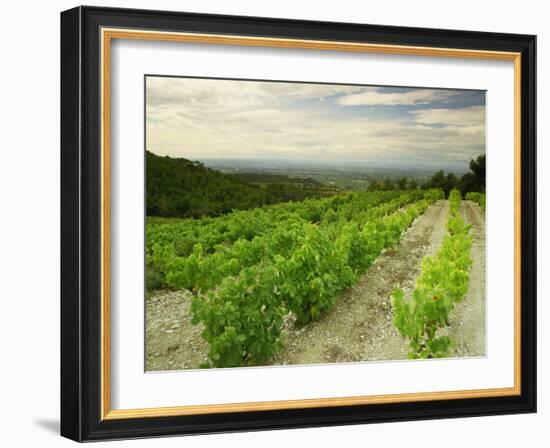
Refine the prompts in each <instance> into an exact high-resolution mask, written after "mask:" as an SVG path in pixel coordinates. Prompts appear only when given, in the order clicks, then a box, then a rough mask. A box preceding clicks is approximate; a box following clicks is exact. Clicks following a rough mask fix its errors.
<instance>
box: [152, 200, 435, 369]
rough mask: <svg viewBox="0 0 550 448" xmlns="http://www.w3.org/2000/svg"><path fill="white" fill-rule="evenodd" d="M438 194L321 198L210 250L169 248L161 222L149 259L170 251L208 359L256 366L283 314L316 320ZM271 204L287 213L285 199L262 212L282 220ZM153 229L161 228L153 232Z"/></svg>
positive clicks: (269, 350)
mask: <svg viewBox="0 0 550 448" xmlns="http://www.w3.org/2000/svg"><path fill="white" fill-rule="evenodd" d="M441 194H442V193H440V192H426V193H424V192H421V191H410V192H404V193H402V192H375V193H350V194H348V195H345V196H338V197H334V198H327V199H324V200H323V202H324V207H320V204H317V207H313V205H312V204H311V203H302V204H301V206H302V207H303V208H304V210H302V211H301V215H300V213H298V211H296V210H295V211H294V214H292V215H287V216H286V217H285V219H282V220H279V221H277V224H276V225H274V226H272V227H270V228H269V231H266V232H265V233H263V234H260V235H256V236H255V237H253V238H252V239H247V238H237V239H236V240H234V242H233V243H229V242H227V243H222V244H217V245H215V246H213V248H212V251H211V252H210V253H208V252H207V251H206V250H205V247H204V246H203V245H202V244H195V245H194V246H193V250H192V252H191V253H190V254H188V255H187V256H184V257H180V256H178V255H176V254H175V251H174V249H173V246H171V245H170V244H169V241H170V238H171V236H173V235H172V234H170V233H168V232H166V230H167V229H166V228H165V227H166V226H170V224H168V223H166V222H163V221H160V222H158V223H155V224H153V225H152V226H151V236H152V237H153V238H152V241H151V246H152V248H154V247H156V248H157V249H153V250H152V251H151V255H150V257H151V260H153V259H155V260H156V258H155V257H159V258H163V257H164V258H163V259H162V260H157V262H158V263H159V265H163V266H164V268H165V270H166V271H167V272H168V275H167V278H168V281H169V282H170V283H171V285H172V286H173V287H179V288H187V289H190V290H191V291H193V292H194V293H195V297H194V298H193V304H192V314H193V322H194V323H199V322H201V323H202V324H203V326H204V332H203V338H204V339H205V340H206V341H207V342H208V343H209V345H210V351H209V365H211V366H216V367H230V366H238V365H256V364H260V363H262V362H264V361H265V360H266V359H268V358H269V357H270V356H272V355H273V354H274V353H276V352H277V350H279V348H280V333H281V330H282V326H283V318H284V316H285V315H287V314H288V313H289V312H292V313H294V315H295V316H296V321H297V323H298V324H306V323H308V322H310V321H312V320H315V319H318V318H319V317H320V316H321V315H322V313H323V312H325V311H327V310H328V309H330V308H331V307H332V306H333V305H334V304H335V303H336V300H337V297H338V295H339V293H340V292H341V291H342V289H344V288H346V287H348V286H350V285H351V284H353V282H354V281H355V280H356V279H357V277H358V276H359V275H361V274H362V273H363V272H364V271H365V270H366V269H368V267H369V266H370V265H371V264H372V263H373V261H374V260H375V259H376V257H377V256H378V255H379V254H380V253H381V252H382V250H383V249H384V248H387V247H390V246H391V245H393V244H395V243H396V242H397V241H398V240H399V238H400V237H401V235H402V233H403V231H404V230H405V229H406V228H407V227H408V226H410V224H411V223H412V222H413V220H414V219H415V218H416V217H417V216H418V215H419V214H421V213H423V212H424V211H425V210H426V208H427V207H428V206H429V204H430V203H431V202H432V201H433V200H435V199H434V198H438V197H440V196H441ZM424 196H426V199H424ZM411 203H412V205H409V206H408V207H407V208H406V209H403V206H404V205H407V204H411ZM272 208H273V209H275V208H276V210H277V211H280V208H281V205H279V206H273V207H267V208H266V210H264V211H263V212H265V213H267V214H268V216H270V217H271V218H272V219H271V221H276V216H277V215H276V214H273V215H272V214H271V213H272V212H270V211H268V210H271V209H272ZM306 209H307V210H306ZM321 210H324V211H322V212H320V211H321ZM254 212H256V213H259V212H260V210H252V211H250V212H238V213H239V214H245V213H249V214H250V216H248V218H249V219H252V217H253V215H252V214H253V213H254ZM229 216H230V215H228V216H224V217H220V218H217V219H216V220H214V221H217V220H223V221H227V220H228V219H229V218H228V217H229ZM257 216H258V217H260V216H263V215H262V214H261V213H260V214H258V215H257ZM302 216H303V217H307V218H309V219H305V218H303V217H302ZM207 222H209V224H208V225H212V223H211V222H210V221H208V220H207ZM176 225H178V226H179V225H181V223H177V224H176ZM156 227H159V228H160V229H163V232H158V233H155V231H156V230H159V229H157V228H156ZM226 227H227V228H229V227H230V225H229V223H227V222H226ZM254 227H255V228H256V226H254ZM153 229H154V230H153ZM226 230H227V229H226ZM155 242H156V246H155ZM163 244H164V246H163ZM148 247H149V241H148ZM162 247H165V248H166V249H165V250H164V251H162V250H161V248H162ZM157 250H158V253H157Z"/></svg>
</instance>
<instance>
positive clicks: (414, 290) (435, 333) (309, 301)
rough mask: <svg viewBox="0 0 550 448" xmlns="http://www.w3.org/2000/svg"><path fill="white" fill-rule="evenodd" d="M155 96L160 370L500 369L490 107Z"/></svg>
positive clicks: (196, 87)
mask: <svg viewBox="0 0 550 448" xmlns="http://www.w3.org/2000/svg"><path fill="white" fill-rule="evenodd" d="M144 83H145V88H144V95H145V110H144V120H145V148H143V152H144V154H143V157H144V158H145V197H144V201H145V211H146V213H145V214H146V216H145V217H144V220H145V254H144V265H145V297H144V298H143V300H144V308H145V341H144V343H145V347H144V351H145V366H144V367H145V371H147V372H153V371H173V370H189V369H191V370H193V369H208V368H229V367H241V368H242V367H275V366H292V365H312V364H340V363H365V362H374V361H377V362H389V361H407V362H425V361H424V360H427V359H433V358H446V359H455V358H475V357H485V356H486V354H487V352H486V340H487V337H486V330H487V328H486V327H487V324H486V322H487V312H486V309H487V307H486V269H487V266H486V229H485V210H486V199H485V198H486V196H485V192H486V175H485V172H486V170H485V164H486V91H485V90H464V89H444V88H426V87H417V86H390V85H356V84H330V83H314V82H296V81H288V80H285V81H281V80H252V79H221V78H205V77H202V78H198V77H183V76H177V77H176V76H164V75H153V74H147V75H145V76H144ZM137 149H138V150H141V148H137Z"/></svg>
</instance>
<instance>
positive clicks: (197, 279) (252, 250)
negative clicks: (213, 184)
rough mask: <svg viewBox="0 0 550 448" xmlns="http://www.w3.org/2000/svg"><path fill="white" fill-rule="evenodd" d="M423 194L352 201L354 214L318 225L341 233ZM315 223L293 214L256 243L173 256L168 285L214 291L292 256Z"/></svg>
mask: <svg viewBox="0 0 550 448" xmlns="http://www.w3.org/2000/svg"><path fill="white" fill-rule="evenodd" d="M421 194H422V193H420V192H416V193H404V194H402V195H400V196H398V197H397V198H395V199H393V200H391V201H388V202H384V203H382V204H381V205H378V206H376V207H368V204H370V203H372V201H369V203H368V204H362V206H361V207H359V206H358V204H356V202H357V201H350V202H348V203H347V204H351V205H354V204H355V206H356V208H355V211H354V212H351V211H350V212H347V213H345V208H343V209H341V210H339V211H338V212H335V211H334V210H333V209H329V210H328V211H327V212H326V213H325V215H324V216H322V217H321V222H320V223H319V224H317V226H318V227H320V228H323V229H325V228H326V229H330V230H331V231H332V232H333V233H338V232H340V230H341V229H342V228H343V226H345V225H346V224H347V223H348V222H350V221H353V222H359V223H364V222H367V221H368V220H371V219H374V218H376V217H379V216H384V215H386V214H388V213H391V212H393V211H395V210H397V209H399V208H400V207H402V206H404V205H406V204H408V203H411V202H414V201H415V200H418V199H419V196H421ZM374 203H377V202H374ZM311 224H312V223H310V222H308V221H305V220H303V219H301V218H300V217H299V216H297V215H291V216H289V217H288V219H287V221H286V222H284V223H280V225H279V226H277V227H275V228H274V229H272V230H271V232H270V233H266V234H262V235H258V236H256V237H254V238H253V239H252V240H248V239H245V238H241V239H238V240H237V241H235V242H234V243H233V244H232V245H220V247H218V248H217V250H216V251H215V252H213V253H210V254H209V253H207V252H206V251H204V249H203V247H202V245H200V244H197V245H195V246H194V248H193V253H192V254H191V255H189V256H188V257H177V256H172V257H169V258H167V259H166V260H165V264H166V283H167V284H168V285H169V286H170V287H174V288H177V289H188V290H191V291H194V292H195V291H202V292H204V291H206V290H208V289H211V288H214V287H216V286H217V285H218V284H220V282H221V281H222V280H223V279H224V278H225V277H228V276H234V275H237V274H238V273H239V272H240V271H241V270H242V269H244V268H245V267H251V266H254V265H256V264H258V263H260V262H269V261H271V260H273V259H274V257H275V256H277V255H280V256H283V257H288V256H289V255H290V254H292V253H293V252H294V251H295V250H296V248H297V247H299V246H300V245H302V244H304V241H305V240H307V229H308V227H309V226H311Z"/></svg>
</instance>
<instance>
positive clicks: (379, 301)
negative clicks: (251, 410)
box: [273, 201, 449, 364]
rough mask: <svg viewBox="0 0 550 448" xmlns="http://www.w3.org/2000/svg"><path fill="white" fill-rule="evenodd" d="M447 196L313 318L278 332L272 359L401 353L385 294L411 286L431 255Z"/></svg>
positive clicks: (350, 358)
mask: <svg viewBox="0 0 550 448" xmlns="http://www.w3.org/2000/svg"><path fill="white" fill-rule="evenodd" d="M448 212H449V205H448V202H447V201H438V202H437V203H435V204H434V205H432V206H431V207H430V208H428V210H427V211H426V213H424V214H423V215H422V216H420V217H419V218H418V219H417V220H416V221H415V222H414V223H413V225H412V226H411V227H410V228H409V229H408V230H407V231H406V232H405V234H404V235H403V238H402V239H401V241H400V242H399V243H398V244H397V245H396V246H395V247H394V248H393V249H390V250H387V251H385V252H384V253H383V254H382V255H381V256H380V257H378V259H377V260H376V261H375V263H374V265H373V266H372V267H371V268H370V269H369V270H368V272H367V273H366V274H365V275H364V276H363V278H362V279H361V280H359V282H358V283H357V284H356V285H355V286H353V287H352V288H350V289H349V290H347V291H346V292H344V293H343V294H342V296H341V297H340V299H339V301H338V303H337V305H336V306H335V307H334V308H333V309H332V310H330V311H329V312H328V313H326V314H325V315H324V316H323V317H322V318H321V319H320V320H319V321H317V322H314V323H312V324H309V325H308V326H306V327H304V328H302V329H299V330H292V329H291V330H289V331H287V332H286V334H285V335H284V336H285V337H284V347H285V348H284V349H283V351H282V352H281V353H279V354H278V355H277V357H276V359H275V360H274V362H273V364H319V363H336V362H354V361H355V362H356V361H370V360H390V359H391V360H395V359H404V358H406V357H407V351H408V350H407V342H406V341H405V339H403V338H401V336H400V335H399V333H398V332H397V330H396V329H395V328H394V326H393V324H392V314H391V304H390V294H391V292H392V290H393V289H394V288H395V287H396V286H400V287H402V288H404V289H405V291H410V290H412V288H413V287H414V282H415V280H416V278H417V277H418V275H419V273H420V267H421V261H422V258H423V257H424V256H425V255H427V254H434V253H435V252H436V251H437V249H438V248H439V246H440V245H441V242H442V241H443V237H444V235H445V222H446V219H447V216H448Z"/></svg>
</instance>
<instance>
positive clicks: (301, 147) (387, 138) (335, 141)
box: [146, 78, 485, 163]
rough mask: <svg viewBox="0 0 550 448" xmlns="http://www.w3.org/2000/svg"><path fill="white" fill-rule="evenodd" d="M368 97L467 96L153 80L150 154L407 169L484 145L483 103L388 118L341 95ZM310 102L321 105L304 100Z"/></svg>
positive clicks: (462, 156) (453, 157)
mask: <svg viewBox="0 0 550 448" xmlns="http://www.w3.org/2000/svg"><path fill="white" fill-rule="evenodd" d="M366 93H376V94H377V95H378V96H383V97H387V96H390V97H391V98H393V99H388V98H385V99H384V101H391V102H397V101H401V102H403V101H409V102H414V101H416V102H417V103H418V102H422V103H418V104H426V101H428V100H429V98H432V101H435V98H436V97H437V98H438V101H441V98H443V97H444V96H445V95H448V96H449V98H450V96H451V95H454V96H457V95H459V94H460V92H457V91H453V92H449V91H434V90H429V91H428V90H415V91H409V92H404V93H397V94H395V95H394V94H393V93H380V92H379V91H378V90H377V89H373V88H365V87H355V86H335V85H316V84H296V83H262V82H235V81H218V80H215V81H213V80H201V79H187V78H147V114H146V117H147V123H146V125H147V149H149V150H151V151H153V152H156V153H158V154H163V155H164V154H165V155H172V156H179V157H186V158H190V159H204V158H210V157H234V158H246V157H255V158H289V159H320V158H322V159H324V160H342V159H349V160H367V161H375V162H376V161H379V160H389V159H392V160H398V161H400V162H401V163H407V160H412V159H414V160H431V161H432V162H433V160H434V158H438V159H441V160H442V161H444V160H464V161H467V160H469V158H471V157H474V156H476V155H477V154H479V151H480V148H483V147H484V141H485V131H484V122H485V120H484V108H483V107H482V106H479V107H472V108H465V109H441V108H438V109H423V110H417V111H413V112H412V113H411V114H408V113H405V112H403V113H401V114H400V115H397V116H392V117H391V118H384V119H382V118H380V117H376V116H369V114H368V113H367V114H362V115H357V114H355V115H354V114H353V113H352V114H350V113H343V112H352V110H351V109H349V108H347V107H345V108H344V107H342V106H341V105H340V104H339V103H340V100H341V98H346V97H347V98H350V97H353V96H354V95H363V94H366ZM444 94H445V95H444ZM337 95H344V96H343V97H340V99H337V98H339V97H338V96H337ZM396 95H397V96H396ZM398 97H399V99H398ZM308 99H311V100H312V101H311V102H309V103H307V102H306V104H304V102H303V100H308ZM335 99H336V101H335ZM363 99H364V98H363ZM375 109H376V108H375V107H374V108H373V110H375ZM365 115H366V116H365Z"/></svg>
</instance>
